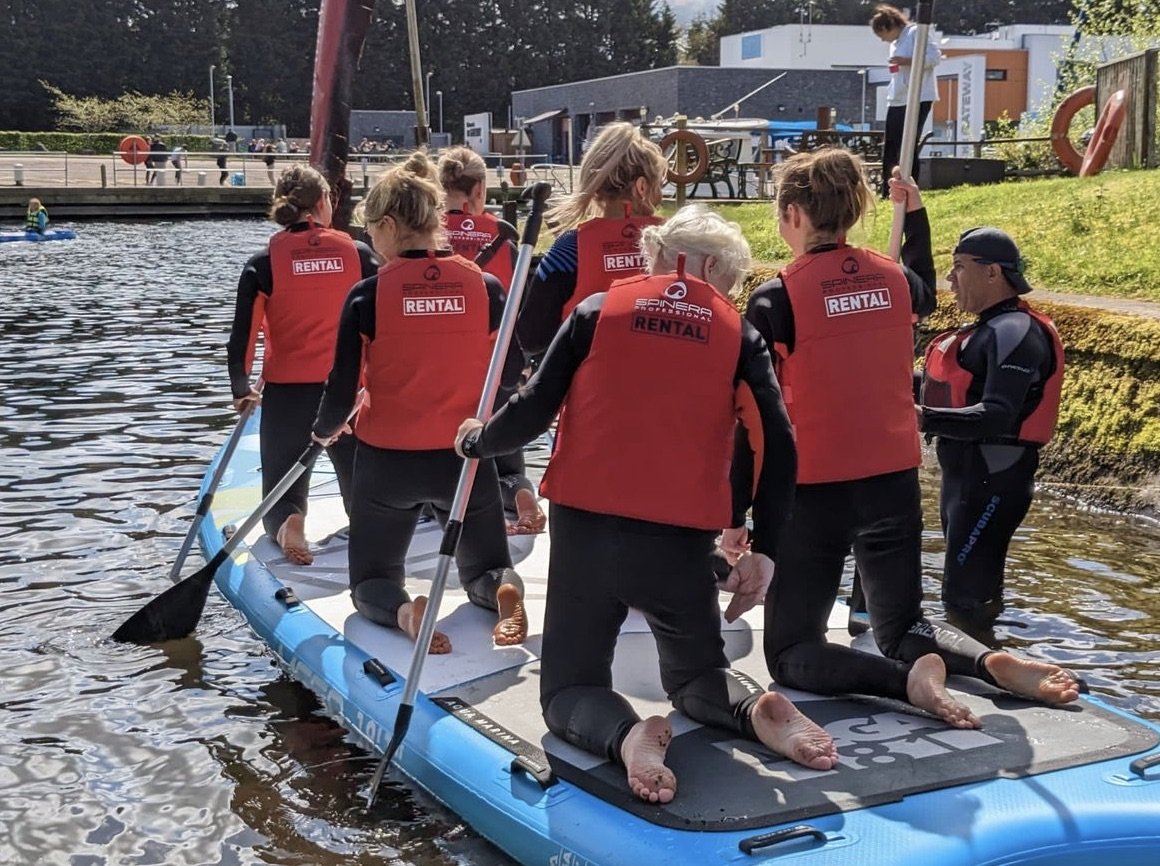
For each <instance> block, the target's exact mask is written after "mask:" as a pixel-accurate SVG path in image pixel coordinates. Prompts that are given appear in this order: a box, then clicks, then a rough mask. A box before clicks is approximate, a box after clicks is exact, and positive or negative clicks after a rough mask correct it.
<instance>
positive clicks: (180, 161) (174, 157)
mask: <svg viewBox="0 0 1160 866" xmlns="http://www.w3.org/2000/svg"><path fill="white" fill-rule="evenodd" d="M169 164H170V165H172V166H173V180H174V182H175V183H176V184H177V185H178V186H181V172H182V170H183V169H184V168H185V148H184V147H182V146H181V145H180V144H179V145H177V146H176V147H174V148H173V153H171V154H169Z"/></svg>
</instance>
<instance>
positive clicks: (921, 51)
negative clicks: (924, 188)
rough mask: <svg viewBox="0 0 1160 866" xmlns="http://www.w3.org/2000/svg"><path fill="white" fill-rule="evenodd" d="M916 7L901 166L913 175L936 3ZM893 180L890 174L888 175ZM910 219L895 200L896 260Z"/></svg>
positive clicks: (892, 227) (892, 233)
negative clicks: (932, 19)
mask: <svg viewBox="0 0 1160 866" xmlns="http://www.w3.org/2000/svg"><path fill="white" fill-rule="evenodd" d="M916 6H917V8H916V11H915V16H914V18H915V24H917V25H918V28H917V30H915V34H914V53H913V54H912V55H911V56H910V82H909V84H908V86H907V88H906V115H905V116H904V117H903V120H902V142H901V145H900V149H899V156H898V167H899V170H900V171H901V172H902V176H903V177H905V178H909V177H910V170H911V165H912V164H913V163H914V147H915V139H916V138H917V137H918V114H919V104H920V103H921V102H922V80H923V77H924V73H925V72H926V44H927V40H928V38H929V36H930V22H931V18H932V16H933V14H934V3H933V2H930V3H918V4H916ZM885 180H886V181H887V182H889V180H890V178H886V179H885ZM905 220H906V202H905V201H903V202H895V204H894V219H893V221H892V222H891V223H890V247H889V254H890V257H891V258H892V259H894V260H895V261H897V260H898V257H899V256H900V255H902V225H903V223H904V222H905Z"/></svg>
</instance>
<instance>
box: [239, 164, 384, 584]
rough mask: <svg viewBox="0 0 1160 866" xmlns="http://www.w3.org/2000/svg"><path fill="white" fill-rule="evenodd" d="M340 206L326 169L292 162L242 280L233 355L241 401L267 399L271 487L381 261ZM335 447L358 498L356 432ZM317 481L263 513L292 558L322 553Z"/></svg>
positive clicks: (345, 487) (344, 481)
mask: <svg viewBox="0 0 1160 866" xmlns="http://www.w3.org/2000/svg"><path fill="white" fill-rule="evenodd" d="M332 212H333V211H332V206H331V201H330V187H329V186H328V185H327V183H326V179H325V178H323V176H322V175H321V174H319V173H318V172H317V171H315V170H314V169H313V168H311V167H310V166H308V165H291V166H287V167H286V169H285V170H284V171H283V172H282V174H281V175H280V176H279V178H278V181H277V183H276V184H275V186H274V196H273V201H272V202H271V204H270V219H271V221H273V222H275V223H277V224H278V225H280V226H282V227H283V229H282V231H280V232H278V233H276V234H275V235H274V236H273V237H271V238H270V243H269V246H268V248H267V249H265V250H263V251H262V252H260V253H258V254H257V255H255V256H253V257H252V258H251V259H250V260H249V261H248V262H247V263H246V266H245V268H243V270H242V275H241V278H240V279H239V280H238V293H237V301H236V304H235V307H234V322H233V327H232V329H231V331H230V340H229V344H228V345H227V347H226V358H227V365H228V369H229V374H230V384H231V388H232V390H233V395H234V408H236V409H238V410H239V411H241V409H242V408H243V407H244V406H245V405H246V404H247V403H251V402H252V403H257V402H259V401H261V404H262V416H261V419H262V420H261V437H260V438H261V452H262V494H263V495H265V494H266V493H269V492H270V490H272V489H273V488H274V486H275V485H276V484H277V483H278V481H279V480H281V478H282V476H284V475H285V474H286V472H287V471H289V469H290V468H291V467H292V466H293V465H294V463H295V461H296V460H297V459H298V455H299V454H301V453H302V452H303V450H305V448H306V446H308V445H309V444H310V425H311V423H312V422H313V420H314V413H315V411H316V410H317V408H318V401H319V399H320V398H321V397H322V386H323V383H324V382H325V381H326V374H327V373H329V372H330V362H331V360H332V359H333V357H334V340H335V334H336V333H337V331H338V313H339V311H340V310H341V309H342V302H343V300H344V299H345V298H346V294H347V292H349V291H350V287H351V286H353V285H354V284H355V283H356V282H358V281H359V280H360V279H362V278H364V277H368V276H371V275H372V274H374V273H375V271H376V270H377V269H378V264H379V263H378V261H377V260H376V259H375V255H374V253H373V252H371V250H370V248H369V247H368V246H366V244H362V243H356V242H355V241H353V240H351V239H350V237H349V236H348V235H346V234H344V233H343V232H339V231H334V230H333V229H331V228H330V227H329V226H330V220H331V215H332ZM259 333H261V334H262V335H263V339H264V344H265V349H264V356H263V361H262V370H261V373H262V379H264V380H265V383H266V384H265V388H264V390H263V391H262V393H261V394H259V393H258V392H257V391H256V390H254V388H253V386H252V385H251V383H250V376H251V368H252V366H253V360H254V350H255V348H256V342H257V337H258V334H259ZM328 450H329V454H330V459H331V462H332V463H333V464H334V468H335V471H336V473H337V475H338V484H339V489H340V490H341V491H342V495H343V502H344V504H347V505H349V502H348V497H349V493H350V484H351V474H352V472H353V466H354V442H353V441H352V440H351V439H350V437H347V438H346V439H340V440H338V441H336V442H335V443H334V444H333V445H332V446H331V447H330V448H329V449H328ZM309 489H310V472H305V473H303V475H302V477H301V478H299V479H298V481H297V483H295V484H294V486H293V487H291V488H290V489H289V490H288V491H287V492H286V495H285V496H283V497H282V499H281V500H280V501H279V502H278V504H277V505H275V506H274V508H273V509H272V510H271V511H270V513H269V514H267V515H266V517H265V520H264V521H263V523H264V526H265V528H266V532H267V534H268V535H270V537H272V538H274V539H276V540H277V542H278V544H279V546H280V547H281V548H282V552H283V553H284V554H285V555H286V558H287V559H289V560H290V561H291V562H293V563H296V564H298V565H309V564H310V563H311V562H312V561H313V555H312V554H311V553H310V547H309V545H308V544H307V542H306V534H305V527H306V500H307V494H308V491H309Z"/></svg>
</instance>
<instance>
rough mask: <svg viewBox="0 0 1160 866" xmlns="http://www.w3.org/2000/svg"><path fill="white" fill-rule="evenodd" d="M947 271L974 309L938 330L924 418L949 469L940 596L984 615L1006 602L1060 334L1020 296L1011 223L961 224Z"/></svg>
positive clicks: (1059, 372) (1025, 288)
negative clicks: (1010, 555)
mask: <svg viewBox="0 0 1160 866" xmlns="http://www.w3.org/2000/svg"><path fill="white" fill-rule="evenodd" d="M947 279H948V280H949V281H950V284H951V291H953V292H954V294H955V301H956V302H957V304H958V307H959V309H960V310H962V311H964V312H967V313H974V314H975V315H976V316H978V318H977V319H976V320H975V321H974V322H972V323H971V324H969V325H966V326H964V327H961V328H957V329H955V330H950V331H944V332H943V333H941V334H939V335H938V336H936V337H935V338H934V339H933V340H931V342H930V345H929V346H928V348H927V352H926V367H925V370H924V372H923V376H922V391H921V397H920V403H921V404H922V405H921V406H920V407H919V423H920V425H921V429H922V431H923V432H924V433H926V434H927V435H928V436H934V437H937V439H938V445H937V448H938V462H939V466H940V467H942V493H941V499H940V502H939V517H940V519H941V522H942V529H943V535H944V537H945V538H946V562H945V564H944V566H943V588H942V598H943V602H944V603H945V604H946V608H947V612H948V614H951V615H954V616H958V617H961V618H963V619H964V620H966V621H968V622H979V621H980V619H986V618H988V617H992V616H993V615H994V614H996V613H998V611H999V610H1001V609H1002V605H1003V572H1004V566H1005V564H1006V560H1007V547H1008V545H1009V544H1010V542H1011V536H1012V535H1014V534H1015V530H1016V529H1018V528H1019V524H1020V523H1021V522H1022V521H1023V518H1024V516H1026V514H1027V509H1028V508H1029V507H1030V505H1031V500H1032V498H1033V496H1034V491H1035V471H1036V469H1038V467H1039V449H1040V448H1041V447H1042V446H1043V445H1045V444H1046V443H1047V442H1048V441H1050V439H1051V436H1052V434H1053V433H1054V431H1055V421H1056V418H1057V417H1058V415H1059V401H1060V392H1061V389H1062V385H1063V344H1062V343H1061V342H1060V339H1059V334H1058V333H1057V332H1056V330H1055V325H1054V324H1053V323H1052V321H1051V320H1050V319H1049V318H1047V316H1045V315H1043V314H1042V313H1039V312H1036V310H1034V309H1033V308H1032V307H1031V306H1030V305H1028V303H1027V302H1026V301H1024V300H1023V299H1022V298H1021V297H1020V296H1021V295H1024V294H1026V293H1027V292H1030V291H1031V286H1030V284H1028V282H1027V279H1026V278H1025V277H1024V276H1023V259H1022V257H1021V256H1020V255H1019V248H1018V247H1017V246H1016V245H1015V242H1014V241H1013V240H1011V238H1010V237H1009V236H1008V235H1007V234H1006V233H1005V232H1002V231H1000V230H999V229H997V228H990V227H982V228H974V229H970V230H969V231H966V232H964V233H963V234H962V236H961V237H960V238H959V242H958V244H957V245H956V246H955V249H954V259H953V264H952V266H951V271H950V273H949V274H947Z"/></svg>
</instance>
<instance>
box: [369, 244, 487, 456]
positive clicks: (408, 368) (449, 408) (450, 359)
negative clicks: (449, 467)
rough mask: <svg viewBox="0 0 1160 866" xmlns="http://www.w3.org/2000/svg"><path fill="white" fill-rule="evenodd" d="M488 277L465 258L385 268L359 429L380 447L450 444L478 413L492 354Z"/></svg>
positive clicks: (400, 262) (409, 261)
mask: <svg viewBox="0 0 1160 866" xmlns="http://www.w3.org/2000/svg"><path fill="white" fill-rule="evenodd" d="M489 309H490V301H489V299H488V294H487V287H486V286H485V285H484V283H483V274H482V272H481V271H480V270H479V268H477V267H476V266H475V265H473V264H472V263H471V262H469V261H467V260H466V259H463V258H461V257H460V256H440V257H436V256H435V254H434V253H433V252H431V253H428V255H427V257H425V258H397V259H395V260H394V261H392V262H391V263H390V264H388V265H387V266H386V267H384V268H382V269H381V270H380V271H379V280H378V286H377V287H376V292H375V338H374V339H373V340H371V341H370V342H368V343H367V344H366V346H365V348H364V350H363V372H364V375H365V381H366V388H367V394H368V396H369V398H370V399H369V404H368V405H366V406H364V408H363V409H362V411H361V412H359V416H358V422H357V425H356V427H355V434H356V435H357V436H358V438H359V439H360V440H362V441H363V442H366V443H367V444H369V445H374V446H376V447H378V448H393V449H398V450H402V451H434V450H439V449H445V448H451V447H453V445H454V443H455V433H456V431H457V430H458V429H459V425H460V423H461V422H462V421H463V419H464V418H470V417H471V416H473V415H475V414H476V412H478V411H479V395H480V392H482V390H483V380H484V379H485V378H486V377H487V365H488V361H489V358H490V352H489V345H490V341H489V332H490V312H489Z"/></svg>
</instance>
